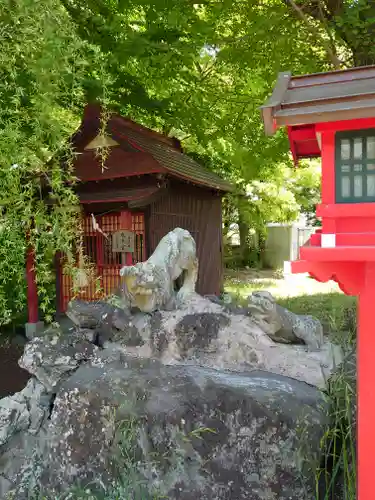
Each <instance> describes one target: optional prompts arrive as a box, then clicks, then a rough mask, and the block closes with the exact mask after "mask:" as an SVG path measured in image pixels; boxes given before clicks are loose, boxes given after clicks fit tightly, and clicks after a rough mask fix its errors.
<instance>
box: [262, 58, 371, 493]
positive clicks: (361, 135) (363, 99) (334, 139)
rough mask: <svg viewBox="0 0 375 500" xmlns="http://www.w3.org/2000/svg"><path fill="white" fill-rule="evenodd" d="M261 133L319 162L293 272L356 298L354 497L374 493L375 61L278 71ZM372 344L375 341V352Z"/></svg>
mask: <svg viewBox="0 0 375 500" xmlns="http://www.w3.org/2000/svg"><path fill="white" fill-rule="evenodd" d="M262 113H263V121H264V126H265V131H266V133H267V134H268V135H271V134H273V133H275V131H276V130H277V129H278V128H279V127H286V128H287V131H288V137H289V143H290V150H291V152H292V155H293V158H294V160H295V162H296V163H298V160H299V159H301V158H312V157H321V159H322V202H321V204H320V205H319V206H318V207H317V209H316V213H317V215H318V216H319V217H320V218H321V221H322V227H321V229H319V230H317V231H316V233H315V234H314V235H313V236H312V237H311V239H310V241H309V243H308V244H307V245H306V246H305V247H303V248H301V252H300V260H299V261H296V262H292V263H291V268H292V271H293V272H294V273H300V272H308V273H309V274H310V275H312V276H313V277H314V278H315V279H317V280H318V281H328V280H330V279H332V280H335V281H336V282H337V283H338V284H339V285H340V287H341V289H342V290H343V291H344V292H345V293H347V294H349V295H358V296H359V314H358V365H357V366H358V476H357V477H358V497H357V498H358V499H359V500H370V499H373V498H374V493H373V477H372V476H373V454H374V450H375V389H374V380H375V362H374V352H375V334H374V332H375V319H374V316H373V309H374V304H375V66H371V67H363V68H355V69H350V70H345V71H334V72H330V73H322V74H315V75H307V76H299V77H292V76H291V75H290V73H282V74H280V75H279V78H278V81H277V83H276V86H275V89H274V92H273V94H272V96H271V98H270V99H269V100H268V102H267V103H266V104H265V105H264V106H263V107H262ZM371 346H374V350H373V349H372V347H371Z"/></svg>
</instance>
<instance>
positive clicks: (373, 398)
mask: <svg viewBox="0 0 375 500" xmlns="http://www.w3.org/2000/svg"><path fill="white" fill-rule="evenodd" d="M358 307H359V311H358V331H357V343H358V354H357V374H358V381H357V392H358V422H357V426H358V427H357V429H358V439H357V461H358V463H357V498H358V499H359V500H373V498H374V496H375V493H374V451H375V389H374V380H375V361H374V352H375V322H374V307H375V262H368V263H367V264H366V271H365V283H364V287H363V291H362V293H360V295H359V304H358Z"/></svg>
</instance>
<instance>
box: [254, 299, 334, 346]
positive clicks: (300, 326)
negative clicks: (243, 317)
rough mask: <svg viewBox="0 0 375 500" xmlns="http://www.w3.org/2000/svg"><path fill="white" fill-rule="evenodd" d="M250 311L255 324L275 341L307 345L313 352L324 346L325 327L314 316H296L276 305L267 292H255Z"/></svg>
mask: <svg viewBox="0 0 375 500" xmlns="http://www.w3.org/2000/svg"><path fill="white" fill-rule="evenodd" d="M248 301H249V305H248V309H249V312H250V313H251V316H252V318H253V320H254V322H255V323H257V324H258V325H259V326H260V327H261V328H262V330H263V331H264V332H265V333H266V334H267V335H268V336H269V337H270V338H271V339H272V340H273V341H274V342H278V343H283V344H298V343H300V344H305V345H307V347H308V348H309V350H311V351H316V350H319V349H320V348H321V347H322V345H323V341H324V339H323V327H322V324H321V323H320V321H319V320H318V319H316V318H314V317H313V316H305V315H298V314H294V313H292V312H291V311H288V309H285V308H284V307H281V306H279V305H278V304H276V301H275V299H274V297H273V296H272V295H271V294H270V293H269V292H267V291H257V292H253V293H252V295H251V296H250V297H249V298H248Z"/></svg>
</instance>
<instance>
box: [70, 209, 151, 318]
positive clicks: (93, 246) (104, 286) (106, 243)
mask: <svg viewBox="0 0 375 500" xmlns="http://www.w3.org/2000/svg"><path fill="white" fill-rule="evenodd" d="M96 220H97V222H98V224H99V227H100V228H101V230H102V231H103V233H105V234H106V235H108V238H106V237H105V236H103V234H101V233H100V232H97V231H95V230H94V228H93V225H92V218H91V216H86V217H85V218H84V219H83V221H82V222H83V231H84V237H83V246H84V253H85V255H86V256H87V257H89V259H90V261H91V262H92V263H93V264H94V265H95V268H96V276H97V280H96V282H95V283H90V284H89V286H87V287H85V288H82V289H81V290H80V294H79V297H80V298H82V299H83V300H88V301H93V300H98V299H100V298H102V297H103V296H106V295H109V294H111V293H113V292H115V291H116V289H118V288H119V286H120V276H119V270H120V268H121V266H122V265H123V264H124V255H122V254H121V253H114V252H112V245H111V236H112V234H113V233H115V232H116V231H118V230H120V229H121V217H120V214H119V213H112V214H107V215H103V216H101V217H96ZM132 231H134V232H135V249H134V253H133V262H134V263H136V262H142V261H144V260H146V246H145V222H144V214H143V213H134V214H132ZM60 282H61V291H60V310H61V311H66V308H67V305H68V302H69V301H70V300H71V299H72V298H73V297H74V291H73V283H72V279H71V277H70V276H69V275H68V274H67V273H65V272H64V271H62V272H61V273H60ZM98 285H99V287H98ZM98 288H99V291H98Z"/></svg>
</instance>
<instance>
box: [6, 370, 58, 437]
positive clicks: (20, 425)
mask: <svg viewBox="0 0 375 500" xmlns="http://www.w3.org/2000/svg"><path fill="white" fill-rule="evenodd" d="M49 403H50V397H49V395H48V393H47V391H46V389H45V387H44V386H43V385H42V384H41V383H39V382H38V381H37V380H36V379H30V380H29V382H28V383H27V385H26V387H25V388H24V389H23V390H22V391H21V392H18V393H17V394H15V395H14V396H9V397H6V398H3V399H1V400H0V446H2V445H4V444H6V443H7V442H8V441H9V439H10V438H11V437H12V436H13V435H14V434H17V433H18V432H21V431H24V430H28V431H29V432H30V433H31V434H36V433H37V432H38V431H39V429H40V427H41V426H42V424H43V422H44V420H45V418H46V417H47V416H48V414H49Z"/></svg>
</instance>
